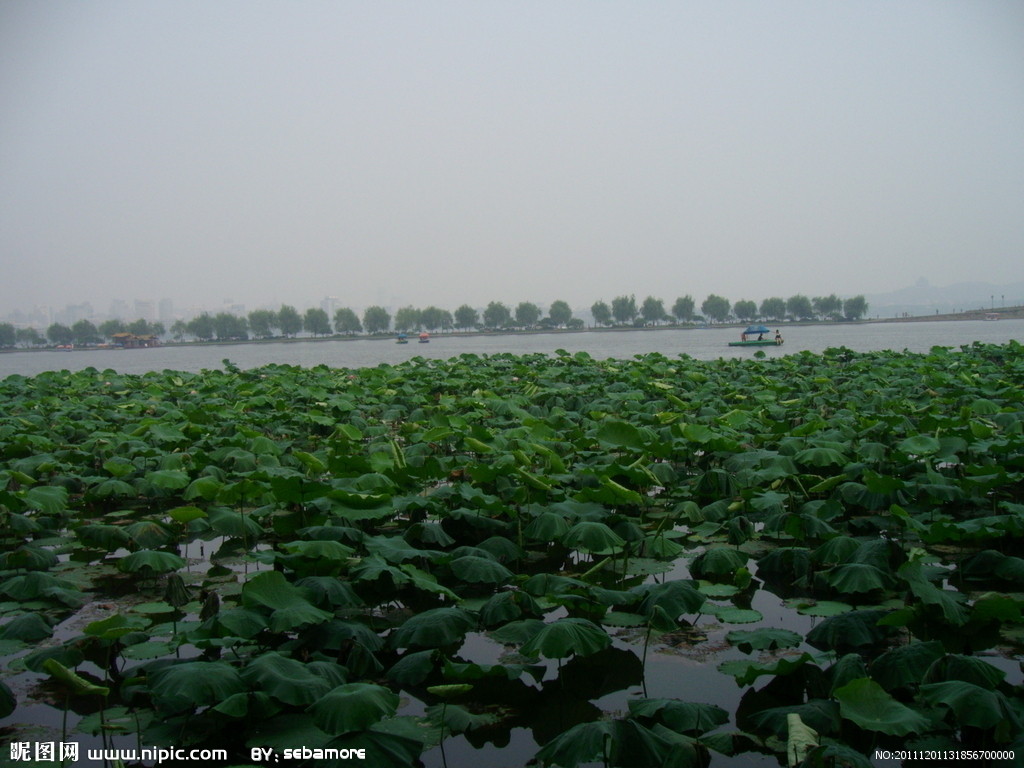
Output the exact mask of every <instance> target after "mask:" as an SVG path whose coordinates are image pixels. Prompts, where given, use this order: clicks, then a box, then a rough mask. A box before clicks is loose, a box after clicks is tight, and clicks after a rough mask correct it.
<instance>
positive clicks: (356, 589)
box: [0, 342, 1024, 768]
mask: <svg viewBox="0 0 1024 768" xmlns="http://www.w3.org/2000/svg"><path fill="white" fill-rule="evenodd" d="M1022 385H1024V347H1022V346H1021V345H1020V344H1018V343H1016V342H1011V343H1009V344H1007V345H983V344H974V345H971V346H965V347H962V348H960V349H957V350H952V349H946V348H935V349H932V350H931V351H930V352H929V353H926V354H912V353H906V352H904V353H893V352H878V353H856V352H852V351H850V350H848V349H845V348H840V349H829V350H827V351H826V352H825V353H824V354H811V353H801V354H797V355H789V356H785V357H773V358H766V357H763V356H762V357H755V358H753V359H747V360H717V361H697V360H693V359H691V358H688V357H685V356H683V357H680V358H677V359H672V358H668V357H666V356H663V355H658V354H651V355H644V356H637V357H636V358H634V359H631V360H603V361H602V360H596V359H593V358H591V357H590V356H589V355H587V354H586V353H577V354H575V355H570V354H568V353H564V352H559V353H557V354H555V355H551V356H547V355H540V354H538V355H526V356H513V355H493V356H477V355H463V356H461V357H458V358H453V359H451V360H447V361H441V360H425V359H422V358H415V359H413V360H410V361H408V362H405V363H402V364H398V365H381V366H378V367H375V368H364V369H354V370H348V369H336V368H328V367H316V368H299V367H293V366H268V367H262V368H257V369H253V370H246V371H243V370H240V369H238V368H237V367H236V366H233V365H231V364H230V363H228V362H227V361H225V366H224V370H207V371H203V372H200V373H184V372H174V371H164V372H161V373H151V374H145V375H124V374H118V373H115V372H114V371H109V370H108V371H98V370H96V369H87V370H84V371H80V372H75V373H70V372H67V371H64V372H58V373H44V374H40V375H38V376H35V377H31V378H28V377H22V376H11V377H9V378H7V379H5V380H3V381H2V382H0V403H3V410H2V414H0V457H2V458H0V537H2V539H3V546H2V553H0V656H2V657H3V658H4V659H5V662H6V663H5V669H4V672H3V676H2V678H0V716H2V717H3V718H4V719H3V720H2V721H0V728H2V729H3V730H2V731H0V736H2V738H3V740H5V741H42V740H49V741H74V740H79V741H82V742H83V743H86V742H89V743H96V744H106V745H112V746H117V747H126V748H131V747H135V746H145V747H154V746H161V745H175V746H179V747H183V746H193V747H202V748H224V749H226V750H228V754H229V755H230V756H231V759H230V761H229V764H235V765H247V764H250V757H249V756H250V748H251V747H253V746H259V747H268V748H273V749H274V750H277V751H278V752H281V751H283V750H284V749H286V748H290V747H307V748H311V749H316V748H338V749H365V750H366V755H367V760H366V762H365V764H367V765H373V766H374V768H379V767H387V766H402V767H403V768H405V767H406V766H415V765H418V764H424V765H428V766H445V765H447V766H451V767H452V768H455V767H456V766H461V765H467V764H471V763H473V762H480V761H481V760H483V761H485V762H486V763H487V764H490V765H504V766H510V767H513V766H523V765H526V764H528V763H529V764H534V765H557V766H562V767H563V768H572V767H573V766H577V765H604V766H644V767H645V768H646V767H649V766H666V767H667V766H680V767H682V768H689V767H690V766H708V765H710V766H738V765H777V764H782V765H785V764H787V762H788V757H787V753H788V754H789V755H792V756H793V759H795V760H802V761H803V762H804V764H805V765H808V766H832V765H846V766H870V765H882V764H889V765H891V764H895V763H891V762H890V763H880V762H878V761H877V760H875V759H873V755H874V754H875V750H880V749H915V750H946V749H970V750H987V751H993V752H999V751H1003V752H1005V751H1011V750H1012V751H1015V753H1016V754H1017V755H1018V756H1020V757H1019V758H1018V760H1024V738H1022V734H1024V688H1022V685H1021V671H1020V664H1019V660H1020V659H1021V658H1024V656H1022V655H1021V654H1022V650H1021V644H1022V642H1024V616H1022V612H1021V609H1022V607H1024V594H1022V593H1024V482H1022V479H1024V386H1022ZM3 750H4V752H5V753H6V752H7V748H6V746H4V747H3ZM311 762H315V761H311ZM352 762H353V764H358V762H359V761H352ZM21 764H22V765H29V763H21ZM54 764H55V763H52V762H47V763H40V765H50V766H52V765H54ZM164 764H165V765H168V764H169V763H164ZM290 764H294V765H298V764H299V763H298V762H292V763H290ZM332 764H338V763H332ZM346 764H347V763H346ZM929 764H931V765H936V764H941V763H937V762H935V761H930V762H929ZM957 764H963V761H958V763H957ZM970 764H972V765H974V764H978V765H981V764H986V763H985V762H973V763H970ZM996 764H1001V763H999V762H998V761H996ZM1006 764H1010V763H1006Z"/></svg>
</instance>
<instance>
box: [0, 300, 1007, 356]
mask: <svg viewBox="0 0 1024 768" xmlns="http://www.w3.org/2000/svg"><path fill="white" fill-rule="evenodd" d="M990 314H996V315H998V316H999V319H1000V320H1002V319H1005V320H1020V319H1024V306H1017V307H1003V308H1000V309H999V310H998V311H997V310H985V309H972V310H968V311H966V312H956V313H947V314H936V315H912V316H908V317H877V318H868V319H864V320H833V321H827V320H798V321H787V322H781V323H774V324H772V325H773V327H774V326H778V327H779V328H795V327H800V328H803V327H809V326H817V325H872V324H877V323H928V322H943V321H945V322H949V321H984V320H985V316H986V315H990ZM746 325H747V323H738V322H730V323H717V324H714V325H692V324H690V325H645V326H640V327H636V326H621V325H614V326H607V327H593V328H531V329H529V330H492V331H443V332H437V333H435V334H432V336H436V337H437V338H449V337H452V336H457V337H460V336H537V335H541V334H579V333H616V332H622V331H629V332H634V331H638V332H643V331H698V330H703V329H705V328H741V327H744V326H746ZM394 339H395V334H394V333H386V334H384V333H381V334H374V335H372V336H366V335H360V336H342V335H337V334H335V335H331V336H289V337H275V338H269V339H234V340H228V341H217V340H213V341H168V342H163V343H162V344H161V346H163V347H217V346H222V347H229V346H237V345H239V344H296V343H302V342H309V341H313V342H321V341H391V342H394ZM410 343H418V342H415V341H411V342H410ZM110 349H115V348H113V347H75V348H74V349H73V350H70V351H74V352H92V351H96V350H108V351H109V350H110ZM53 351H54V348H53V347H30V348H24V349H19V348H13V349H12V348H8V349H3V350H0V352H53Z"/></svg>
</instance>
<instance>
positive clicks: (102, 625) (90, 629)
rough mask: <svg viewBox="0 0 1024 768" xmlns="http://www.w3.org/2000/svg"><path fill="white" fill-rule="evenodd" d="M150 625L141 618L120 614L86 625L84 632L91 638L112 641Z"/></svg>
mask: <svg viewBox="0 0 1024 768" xmlns="http://www.w3.org/2000/svg"><path fill="white" fill-rule="evenodd" d="M148 623H149V622H148V620H146V619H143V618H142V617H141V616H123V615H121V614H120V613H115V614H112V615H110V616H108V617H107V618H105V619H100V620H99V621H93V622H90V623H89V624H86V625H85V629H84V630H82V631H83V632H84V633H85V634H86V635H89V636H90V637H97V638H99V639H100V640H104V641H112V640H118V639H120V638H122V637H124V636H125V635H128V634H131V633H132V632H137V631H138V630H140V629H143V628H144V627H145V626H146V625H147V624H148Z"/></svg>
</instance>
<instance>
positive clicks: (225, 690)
mask: <svg viewBox="0 0 1024 768" xmlns="http://www.w3.org/2000/svg"><path fill="white" fill-rule="evenodd" d="M149 689H150V692H151V693H152V694H153V703H154V704H155V705H156V708H157V710H158V711H159V712H163V713H166V714H174V713H178V712H185V711H187V710H191V709H195V708H197V707H203V706H212V705H214V704H219V703H220V702H222V701H224V700H225V699H227V698H228V697H229V696H233V695H234V694H236V693H241V692H242V691H244V690H246V685H245V682H244V681H243V680H242V678H241V676H240V675H239V673H238V671H237V670H236V669H235V668H234V667H232V666H231V665H230V664H226V663H224V662H222V661H186V662H181V663H177V664H169V665H167V666H165V667H160V668H158V669H155V670H153V671H151V672H150V673H149Z"/></svg>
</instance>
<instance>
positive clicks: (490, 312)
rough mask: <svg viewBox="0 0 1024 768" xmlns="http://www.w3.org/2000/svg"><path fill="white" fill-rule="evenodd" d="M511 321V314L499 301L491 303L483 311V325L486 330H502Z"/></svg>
mask: <svg viewBox="0 0 1024 768" xmlns="http://www.w3.org/2000/svg"><path fill="white" fill-rule="evenodd" d="M511 319H512V312H511V311H509V308H508V307H506V306H505V305H504V304H502V303H501V302H500V301H492V302H491V303H490V304H488V305H487V307H486V308H485V309H484V325H485V326H487V327H488V328H504V327H505V326H506V325H508V323H509V321H510V320H511Z"/></svg>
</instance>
